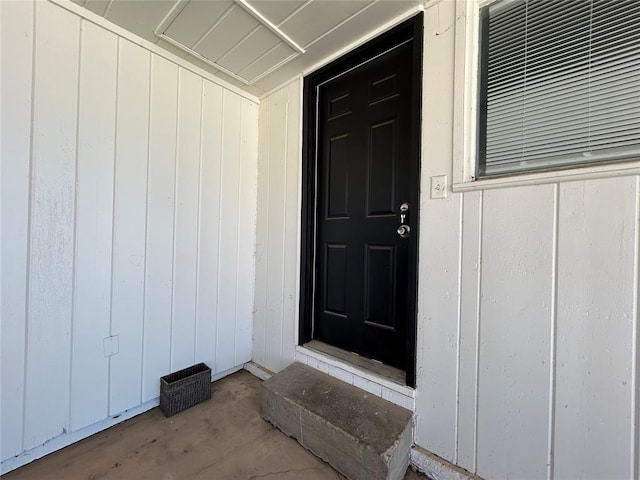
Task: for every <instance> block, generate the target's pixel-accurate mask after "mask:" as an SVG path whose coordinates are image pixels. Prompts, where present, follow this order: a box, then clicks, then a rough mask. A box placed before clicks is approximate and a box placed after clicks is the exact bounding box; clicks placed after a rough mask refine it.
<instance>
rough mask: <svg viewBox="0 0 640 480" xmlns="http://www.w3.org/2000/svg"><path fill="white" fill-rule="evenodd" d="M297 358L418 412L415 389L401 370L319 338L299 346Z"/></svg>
mask: <svg viewBox="0 0 640 480" xmlns="http://www.w3.org/2000/svg"><path fill="white" fill-rule="evenodd" d="M295 360H296V361H298V362H301V363H304V364H305V365H308V366H310V367H312V368H315V369H317V370H320V371H321V372H324V373H326V374H328V375H331V376H332V377H335V378H337V379H339V380H342V381H344V382H346V383H349V384H351V385H353V386H355V387H358V388H360V389H362V390H365V391H367V392H369V393H371V394H373V395H376V396H378V397H381V398H383V399H385V400H388V401H390V402H391V403H395V404H396V405H400V406H401V407H404V408H406V409H408V410H410V411H412V412H413V411H415V395H416V391H415V390H414V389H413V388H411V387H408V386H407V385H406V383H405V381H404V379H405V377H404V372H403V371H402V370H399V369H397V368H393V367H390V366H388V365H383V364H381V363H380V362H376V361H374V360H370V359H367V358H364V357H361V356H360V355H357V354H355V353H351V352H347V351H344V350H341V349H339V348H336V347H333V346H331V345H327V344H325V343H322V342H318V341H316V340H313V341H311V342H308V343H305V344H304V345H298V346H297V347H296V354H295Z"/></svg>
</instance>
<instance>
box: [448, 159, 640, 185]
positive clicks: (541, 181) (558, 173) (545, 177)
mask: <svg viewBox="0 0 640 480" xmlns="http://www.w3.org/2000/svg"><path fill="white" fill-rule="evenodd" d="M631 175H640V161H637V162H627V163H623V164H620V163H616V164H615V165H598V166H593V167H582V168H572V169H567V170H555V171H550V172H539V173H527V174H521V175H512V176H504V177H495V178H485V179H480V180H475V181H468V182H460V183H454V184H453V185H452V186H451V190H452V191H453V192H454V193H457V192H471V191H475V190H489V189H494V188H509V187H518V186H525V185H548V184H553V183H561V182H576V181H581V180H592V179H596V178H611V177H622V176H631Z"/></svg>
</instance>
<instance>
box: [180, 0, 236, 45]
mask: <svg viewBox="0 0 640 480" xmlns="http://www.w3.org/2000/svg"><path fill="white" fill-rule="evenodd" d="M234 6H235V5H234V4H233V3H232V4H231V5H229V7H228V8H227V9H226V10H225V11H224V12H223V13H222V15H220V18H218V19H217V20H216V21H215V22H213V25H211V26H210V27H209V28H208V29H207V31H206V32H204V34H203V35H202V36H201V37H200V38H199V39H198V40H197V41H196V43H194V44H193V45H191V46H190V47H187V46H186V45H185V47H187V48H189V49H191V50H194V51H195V49H196V48H198V46H199V45H200V44H201V43H202V42H203V40H204V39H205V38H207V37H208V36H209V34H210V33H211V32H213V31H214V30H215V29H216V27H217V26H218V25H220V24H221V23H222V21H223V20H224V19H225V18H227V17H228V16H229V14H230V13H231V12H232V11H233V7H234ZM181 45H182V44H181Z"/></svg>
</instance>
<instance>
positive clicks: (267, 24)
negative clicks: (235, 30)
mask: <svg viewBox="0 0 640 480" xmlns="http://www.w3.org/2000/svg"><path fill="white" fill-rule="evenodd" d="M233 1H234V3H235V4H236V5H238V6H239V7H241V8H242V9H244V11H245V12H247V13H248V14H249V15H251V16H252V17H253V18H255V19H256V20H258V21H259V22H260V23H262V25H264V26H265V27H266V28H268V29H269V30H271V32H273V33H274V34H276V35H277V36H278V37H280V40H282V41H283V42H285V43H286V44H287V45H289V46H290V47H291V48H293V49H294V50H295V51H296V52H298V53H304V48H302V47H301V46H300V45H298V44H297V43H296V42H294V41H293V40H292V39H291V38H290V37H289V36H288V35H287V34H286V33H284V32H283V31H282V30H280V28H278V27H277V26H276V25H274V24H273V23H271V21H270V20H269V19H268V18H267V17H265V16H264V15H263V14H262V13H260V12H259V11H258V10H257V9H256V8H254V7H253V6H252V5H250V4H249V3H248V2H247V1H246V0H233Z"/></svg>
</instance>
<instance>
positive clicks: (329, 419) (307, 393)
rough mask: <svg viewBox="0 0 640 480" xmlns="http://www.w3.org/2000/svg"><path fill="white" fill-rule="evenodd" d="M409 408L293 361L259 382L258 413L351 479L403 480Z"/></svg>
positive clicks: (409, 430)
mask: <svg viewBox="0 0 640 480" xmlns="http://www.w3.org/2000/svg"><path fill="white" fill-rule="evenodd" d="M411 416H412V415H411V412H410V411H409V410H406V409H404V408H402V407H399V406H397V405H395V404H393V403H391V402H388V401H386V400H383V399H382V398H380V397H376V396H374V395H372V394H370V393H368V392H365V391H364V390H360V389H359V388H356V387H354V386H353V385H348V384H346V383H344V382H342V381H340V380H338V379H336V378H333V377H331V376H329V375H327V374H325V373H322V372H319V371H318V370H315V369H313V368H310V367H307V366H306V365H303V364H301V363H294V364H292V365H290V366H288V367H287V368H286V369H284V370H283V371H281V372H280V373H278V374H276V375H274V376H273V377H271V378H270V379H269V380H266V381H265V382H263V384H262V417H263V418H264V419H265V420H267V421H268V422H271V423H272V424H273V425H275V426H276V427H278V428H279V429H280V430H282V432H284V433H285V434H287V435H289V436H290V437H293V438H295V439H296V440H298V442H299V443H300V444H301V445H302V446H303V447H305V448H306V449H308V450H310V451H311V452H313V453H314V454H316V455H317V456H318V457H320V458H322V459H323V460H324V461H326V462H327V463H329V464H330V465H331V466H332V467H333V468H335V469H336V470H338V471H339V472H340V473H342V474H343V475H345V476H346V477H347V478H349V479H351V480H378V479H380V480H401V479H402V478H403V477H404V474H405V472H406V470H407V467H408V465H409V451H410V450H411V445H412V428H411V427H412V425H411Z"/></svg>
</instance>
